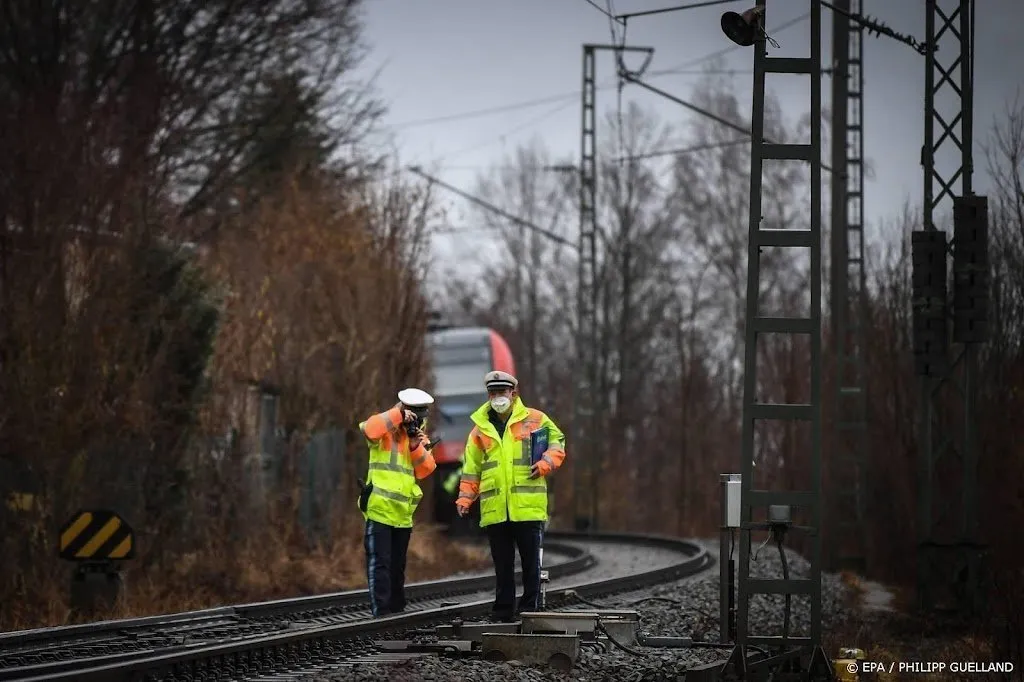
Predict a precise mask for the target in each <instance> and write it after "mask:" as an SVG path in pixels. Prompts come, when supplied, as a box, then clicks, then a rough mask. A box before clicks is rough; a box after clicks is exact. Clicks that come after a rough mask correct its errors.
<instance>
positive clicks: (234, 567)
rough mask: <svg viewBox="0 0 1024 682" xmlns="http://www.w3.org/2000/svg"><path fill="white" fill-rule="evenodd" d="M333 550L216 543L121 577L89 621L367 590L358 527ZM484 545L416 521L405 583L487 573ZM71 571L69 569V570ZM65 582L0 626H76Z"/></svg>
mask: <svg viewBox="0 0 1024 682" xmlns="http://www.w3.org/2000/svg"><path fill="white" fill-rule="evenodd" d="M335 537H341V538H343V540H342V541H339V542H337V543H335V546H334V548H333V549H332V551H325V550H322V549H318V550H312V551H307V550H304V549H299V548H295V547H285V546H284V543H279V544H277V545H275V544H274V543H273V542H268V541H266V540H264V541H261V542H250V543H247V544H245V545H244V546H243V548H242V549H241V550H240V551H238V552H235V553H231V554H229V553H227V552H226V551H221V550H218V549H217V546H216V545H215V544H213V545H209V546H208V547H207V548H205V549H203V550H201V551H197V552H193V553H189V554H185V555H183V556H182V557H180V558H179V559H177V560H176V561H175V562H174V564H173V565H172V566H170V567H168V569H167V570H165V571H162V572H157V571H156V570H154V571H152V572H148V573H146V574H138V573H133V572H132V571H131V569H130V567H129V571H128V573H127V575H126V581H127V585H126V590H125V596H126V599H125V600H124V603H122V604H120V605H119V606H118V607H117V608H116V609H114V610H113V611H111V612H110V613H106V614H100V615H98V616H97V617H96V618H94V619H92V620H102V619H106V618H130V617H136V616H151V615H158V614H166V613H177V612H180V611H191V610H195V609H203V608H211V607H215V606H224V605H230V604H239V603H246V602H255V601H263V600H268V599H282V598H288V597H298V596H304V595H311V594H323V593H327V592H335V591H339V590H348V589H359V588H365V587H366V574H365V554H364V551H363V547H362V538H363V534H362V527H361V526H360V525H359V524H358V523H356V522H355V521H353V522H350V523H348V524H346V526H345V528H344V532H343V534H339V535H335ZM490 565H491V560H490V555H489V554H488V553H487V551H486V550H485V549H483V548H480V547H476V546H472V545H466V544H462V543H458V542H454V541H452V540H450V539H448V537H447V536H446V535H445V534H444V533H443V532H442V530H441V529H440V528H439V527H436V526H430V525H425V524H421V525H418V526H417V527H416V528H415V529H414V530H413V534H412V539H411V541H410V544H409V559H408V567H407V570H406V581H407V582H410V583H411V582H416V581H420V580H431V579H436V578H441V577H444V576H447V575H451V574H452V573H455V572H459V571H477V570H487V569H489V568H490ZM69 574H70V572H69ZM67 591H68V585H67V581H65V582H64V583H63V584H51V585H50V589H48V590H47V598H46V599H45V600H41V601H40V602H37V604H38V605H37V606H36V608H34V609H32V610H31V611H28V610H25V609H19V608H18V605H17V604H13V605H12V604H8V605H5V608H4V609H2V611H3V612H4V613H3V614H0V615H2V620H0V626H2V627H0V629H3V630H15V629H25V628H35V627H46V626H53V625H64V624H69V623H71V622H80V621H75V620H74V619H73V618H72V616H71V614H70V612H69V610H68V606H67V604H68V594H67Z"/></svg>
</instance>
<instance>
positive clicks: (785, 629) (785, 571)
mask: <svg viewBox="0 0 1024 682" xmlns="http://www.w3.org/2000/svg"><path fill="white" fill-rule="evenodd" d="M783 532H784V531H779V532H778V533H776V532H774V531H773V532H772V535H774V536H775V544H776V545H778V546H779V558H780V559H782V579H783V580H789V565H788V564H787V563H786V550H784V549H783V548H782V533H783ZM792 599H793V595H792V594H790V593H789V592H787V593H786V610H785V611H784V612H783V616H782V646H783V648H785V646H786V640H787V639H789V615H790V607H791V602H792Z"/></svg>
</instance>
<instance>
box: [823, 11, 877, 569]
mask: <svg viewBox="0 0 1024 682" xmlns="http://www.w3.org/2000/svg"><path fill="white" fill-rule="evenodd" d="M834 4H835V5H836V8H837V9H839V10H841V11H840V12H833V14H832V50H833V55H834V57H833V81H832V109H833V111H832V168H834V169H836V171H835V172H834V173H833V175H832V292H831V294H832V301H831V303H832V305H831V309H832V325H833V327H832V338H833V343H834V346H835V358H836V369H835V375H834V377H833V382H834V383H833V390H834V402H833V406H834V409H835V413H834V414H833V418H832V424H833V429H832V443H831V448H830V452H831V454H832V458H831V461H832V467H831V471H830V474H831V475H830V480H829V482H830V484H831V489H832V490H833V491H835V494H836V497H837V502H838V505H837V507H838V510H837V513H838V518H836V519H835V523H834V526H835V529H836V533H835V535H834V537H835V545H834V549H835V554H834V556H833V559H834V564H835V565H836V566H838V567H839V568H844V569H850V570H853V571H858V572H860V573H862V574H863V573H864V572H866V570H867V537H866V536H867V529H866V526H865V524H864V512H865V509H864V505H865V497H866V492H865V488H866V483H867V453H868V431H867V409H868V395H867V364H866V358H865V350H866V349H865V347H864V334H865V329H864V325H865V324H866V322H867V318H868V310H867V297H866V296H865V292H866V289H867V281H866V280H867V277H866V272H865V268H864V113H863V112H864V108H863V106H864V103H863V94H864V73H863V53H864V27H863V25H862V24H861V23H860V22H859V21H855V20H853V19H851V18H849V17H848V16H847V14H854V15H856V16H860V15H861V14H862V11H861V9H862V3H861V0H834ZM843 12H845V13H846V14H843Z"/></svg>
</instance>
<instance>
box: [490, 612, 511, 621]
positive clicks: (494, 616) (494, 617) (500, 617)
mask: <svg viewBox="0 0 1024 682" xmlns="http://www.w3.org/2000/svg"><path fill="white" fill-rule="evenodd" d="M488 620H489V621H491V622H492V623H514V622H516V617H515V615H514V614H512V613H511V612H508V611H491V615H490V616H489V617H488Z"/></svg>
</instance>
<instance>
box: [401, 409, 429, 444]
mask: <svg viewBox="0 0 1024 682" xmlns="http://www.w3.org/2000/svg"><path fill="white" fill-rule="evenodd" d="M406 409H407V410H409V411H410V412H412V413H413V414H415V415H416V420H415V421H411V422H407V423H406V424H405V433H406V434H407V435H408V436H409V437H410V438H412V437H413V436H415V435H416V431H417V430H418V429H420V428H421V427H422V426H423V422H424V420H425V419H426V417H427V411H426V410H425V409H424V408H422V407H408V408H406Z"/></svg>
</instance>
